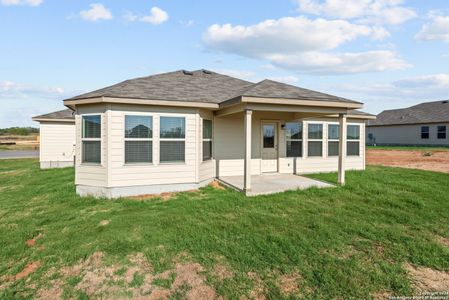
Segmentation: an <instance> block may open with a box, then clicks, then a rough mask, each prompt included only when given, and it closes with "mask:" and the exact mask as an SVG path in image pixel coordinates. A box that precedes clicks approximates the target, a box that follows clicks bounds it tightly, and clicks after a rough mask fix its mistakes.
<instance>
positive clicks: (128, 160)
mask: <svg viewBox="0 0 449 300" xmlns="http://www.w3.org/2000/svg"><path fill="white" fill-rule="evenodd" d="M151 162H153V118H152V117H150V116H125V164H132V163H151Z"/></svg>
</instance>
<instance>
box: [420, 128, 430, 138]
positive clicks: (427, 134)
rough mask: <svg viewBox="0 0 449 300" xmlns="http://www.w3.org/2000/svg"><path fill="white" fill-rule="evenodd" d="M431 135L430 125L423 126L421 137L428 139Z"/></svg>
mask: <svg viewBox="0 0 449 300" xmlns="http://www.w3.org/2000/svg"><path fill="white" fill-rule="evenodd" d="M429 137H430V128H429V126H421V139H423V140H427V139H429Z"/></svg>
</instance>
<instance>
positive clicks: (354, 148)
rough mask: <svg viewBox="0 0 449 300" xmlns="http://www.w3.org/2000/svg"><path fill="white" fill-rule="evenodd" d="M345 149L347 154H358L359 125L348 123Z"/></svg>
mask: <svg viewBox="0 0 449 300" xmlns="http://www.w3.org/2000/svg"><path fill="white" fill-rule="evenodd" d="M347 130H348V132H347V135H346V136H347V139H348V140H347V144H346V145H347V149H346V153H347V155H348V156H359V155H360V126H359V125H348V127H347Z"/></svg>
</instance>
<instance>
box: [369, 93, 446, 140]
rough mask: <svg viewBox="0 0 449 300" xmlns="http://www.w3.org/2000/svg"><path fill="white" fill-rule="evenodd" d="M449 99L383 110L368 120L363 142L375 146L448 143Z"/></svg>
mask: <svg viewBox="0 0 449 300" xmlns="http://www.w3.org/2000/svg"><path fill="white" fill-rule="evenodd" d="M448 128H449V101H448V100H444V101H434V102H426V103H421V104H418V105H415V106H412V107H408V108H403V109H393V110H384V111H383V112H381V113H380V114H379V115H378V116H377V119H376V120H370V121H368V125H367V130H366V133H367V135H366V142H367V143H368V144H376V145H410V146H414V145H423V146H449V135H448V133H447V130H448Z"/></svg>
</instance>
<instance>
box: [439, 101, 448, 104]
mask: <svg viewBox="0 0 449 300" xmlns="http://www.w3.org/2000/svg"><path fill="white" fill-rule="evenodd" d="M441 103H443V104H448V103H449V100H444V101H441Z"/></svg>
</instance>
